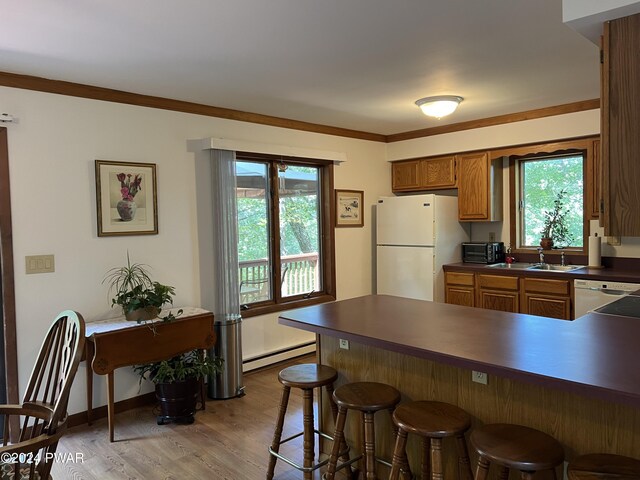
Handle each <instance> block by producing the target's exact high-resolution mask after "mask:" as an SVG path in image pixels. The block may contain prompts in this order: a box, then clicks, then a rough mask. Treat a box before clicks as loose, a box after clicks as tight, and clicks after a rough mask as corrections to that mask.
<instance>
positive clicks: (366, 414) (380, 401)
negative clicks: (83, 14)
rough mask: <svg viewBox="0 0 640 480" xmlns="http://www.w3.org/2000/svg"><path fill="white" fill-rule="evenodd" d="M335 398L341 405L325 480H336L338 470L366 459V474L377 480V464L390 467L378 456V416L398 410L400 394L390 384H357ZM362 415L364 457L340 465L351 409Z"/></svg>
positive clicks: (344, 386)
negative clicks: (375, 420) (384, 411)
mask: <svg viewBox="0 0 640 480" xmlns="http://www.w3.org/2000/svg"><path fill="white" fill-rule="evenodd" d="M333 399H334V400H335V402H336V405H337V406H338V417H337V419H336V430H335V433H334V435H333V437H334V440H333V441H334V443H333V448H332V450H331V455H330V456H329V463H328V465H327V471H326V473H325V474H324V475H323V477H322V478H323V479H325V480H333V479H334V478H335V474H336V471H338V470H340V469H342V468H350V467H351V465H352V464H353V463H355V462H356V461H358V460H362V473H363V477H364V479H366V480H376V479H377V476H376V471H375V466H376V462H382V463H384V464H386V465H388V466H390V464H389V463H388V462H384V461H381V460H380V459H378V458H376V456H375V428H374V423H373V422H374V420H373V418H374V414H375V413H376V412H377V411H380V410H389V409H392V408H394V407H395V406H396V405H397V404H398V403H399V402H400V392H398V390H396V389H395V388H393V387H392V386H390V385H385V384H383V383H375V382H355V383H349V384H346V385H342V386H341V387H339V388H337V389H336V391H335V392H334V393H333ZM350 409H352V410H357V411H359V412H360V425H361V432H362V442H363V445H362V448H361V455H360V456H358V457H356V458H353V459H351V460H349V461H348V462H343V463H341V464H340V465H338V453H339V448H340V444H341V443H342V442H343V441H344V426H345V423H346V420H347V411H348V410H350Z"/></svg>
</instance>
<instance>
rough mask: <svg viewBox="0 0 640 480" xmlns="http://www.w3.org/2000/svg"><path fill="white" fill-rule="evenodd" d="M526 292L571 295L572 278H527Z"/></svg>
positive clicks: (525, 281)
mask: <svg viewBox="0 0 640 480" xmlns="http://www.w3.org/2000/svg"><path fill="white" fill-rule="evenodd" d="M524 291H525V292H539V293H553V294H555V295H570V294H571V281H570V280H549V279H546V278H525V279H524Z"/></svg>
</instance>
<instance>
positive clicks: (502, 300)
mask: <svg viewBox="0 0 640 480" xmlns="http://www.w3.org/2000/svg"><path fill="white" fill-rule="evenodd" d="M477 277H478V302H477V306H478V307H479V308H486V309H489V310H500V311H502V312H513V313H518V312H519V311H520V298H519V297H520V293H519V292H518V283H519V278H518V277H511V276H506V275H484V274H478V275H477Z"/></svg>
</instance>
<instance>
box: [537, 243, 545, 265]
mask: <svg viewBox="0 0 640 480" xmlns="http://www.w3.org/2000/svg"><path fill="white" fill-rule="evenodd" d="M543 252H544V249H543V248H542V247H538V255H540V265H544V253H543Z"/></svg>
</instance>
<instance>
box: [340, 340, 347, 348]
mask: <svg viewBox="0 0 640 480" xmlns="http://www.w3.org/2000/svg"><path fill="white" fill-rule="evenodd" d="M340 348H344V349H345V350H349V340H345V339H343V338H341V339H340Z"/></svg>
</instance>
